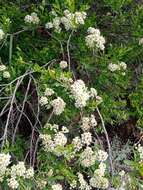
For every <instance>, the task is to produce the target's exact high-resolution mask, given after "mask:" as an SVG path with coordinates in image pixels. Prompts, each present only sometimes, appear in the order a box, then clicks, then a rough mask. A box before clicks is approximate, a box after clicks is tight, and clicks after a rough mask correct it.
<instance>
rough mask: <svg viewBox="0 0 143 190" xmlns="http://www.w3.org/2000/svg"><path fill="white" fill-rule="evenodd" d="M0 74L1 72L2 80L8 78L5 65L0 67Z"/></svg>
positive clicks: (8, 74)
mask: <svg viewBox="0 0 143 190" xmlns="http://www.w3.org/2000/svg"><path fill="white" fill-rule="evenodd" d="M0 72H2V76H3V78H5V79H9V78H10V73H9V71H7V67H6V66H5V65H0Z"/></svg>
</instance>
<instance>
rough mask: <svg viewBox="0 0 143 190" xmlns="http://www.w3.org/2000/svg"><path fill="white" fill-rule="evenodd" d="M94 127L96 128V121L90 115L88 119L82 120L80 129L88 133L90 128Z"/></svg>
mask: <svg viewBox="0 0 143 190" xmlns="http://www.w3.org/2000/svg"><path fill="white" fill-rule="evenodd" d="M95 126H97V121H96V119H95V116H94V115H91V116H90V117H83V118H82V124H81V129H82V130H83V131H89V130H90V129H91V128H92V127H95Z"/></svg>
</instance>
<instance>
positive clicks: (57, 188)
mask: <svg viewBox="0 0 143 190" xmlns="http://www.w3.org/2000/svg"><path fill="white" fill-rule="evenodd" d="M62 189H63V188H62V185H61V184H59V183H57V184H54V185H52V190H62Z"/></svg>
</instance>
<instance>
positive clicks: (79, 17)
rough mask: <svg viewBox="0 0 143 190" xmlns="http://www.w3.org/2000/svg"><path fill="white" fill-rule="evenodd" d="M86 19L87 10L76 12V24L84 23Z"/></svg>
mask: <svg viewBox="0 0 143 190" xmlns="http://www.w3.org/2000/svg"><path fill="white" fill-rule="evenodd" d="M85 19H86V13H85V12H75V23H76V24H81V25H83V24H84V20H85Z"/></svg>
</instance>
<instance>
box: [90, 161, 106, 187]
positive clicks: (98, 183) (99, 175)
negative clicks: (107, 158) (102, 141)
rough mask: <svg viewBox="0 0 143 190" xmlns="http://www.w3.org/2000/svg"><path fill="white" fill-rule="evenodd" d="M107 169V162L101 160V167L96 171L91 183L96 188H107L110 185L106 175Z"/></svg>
mask: <svg viewBox="0 0 143 190" xmlns="http://www.w3.org/2000/svg"><path fill="white" fill-rule="evenodd" d="M105 170H106V164H105V163H103V162H101V163H100V164H99V168H98V169H96V170H95V171H94V175H93V177H92V178H91V179H90V181H89V183H90V185H91V186H92V187H94V188H99V189H107V188H108V186H109V181H108V179H107V178H106V177H105V176H104V175H105Z"/></svg>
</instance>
